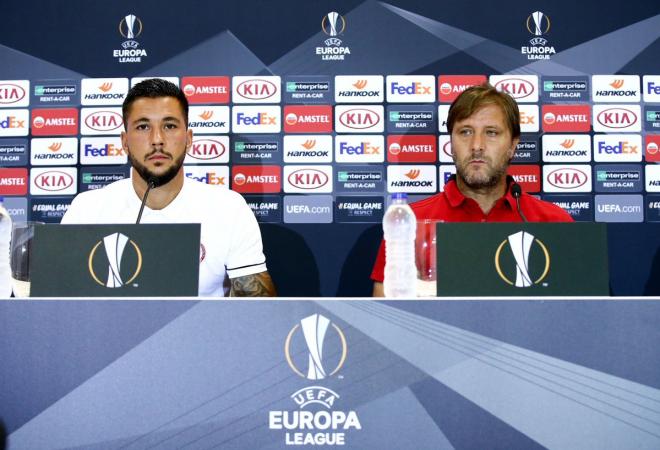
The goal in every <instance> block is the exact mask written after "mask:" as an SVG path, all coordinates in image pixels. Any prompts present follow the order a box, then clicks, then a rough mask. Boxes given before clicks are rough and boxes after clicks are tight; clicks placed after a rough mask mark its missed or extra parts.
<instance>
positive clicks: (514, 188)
mask: <svg viewBox="0 0 660 450" xmlns="http://www.w3.org/2000/svg"><path fill="white" fill-rule="evenodd" d="M511 195H513V198H515V199H516V207H517V208H518V214H520V217H522V220H523V222H527V218H526V217H525V215H524V214H523V212H522V209H520V196H521V195H522V188H521V187H520V185H519V184H518V183H516V182H514V183H513V184H512V185H511Z"/></svg>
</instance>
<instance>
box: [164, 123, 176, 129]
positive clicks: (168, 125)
mask: <svg viewBox="0 0 660 450" xmlns="http://www.w3.org/2000/svg"><path fill="white" fill-rule="evenodd" d="M175 128H176V124H174V123H166V124H165V129H166V130H173V129H175Z"/></svg>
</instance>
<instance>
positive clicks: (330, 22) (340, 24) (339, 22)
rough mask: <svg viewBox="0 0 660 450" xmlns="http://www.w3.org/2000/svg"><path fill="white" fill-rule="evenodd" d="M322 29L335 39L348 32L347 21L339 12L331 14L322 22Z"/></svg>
mask: <svg viewBox="0 0 660 450" xmlns="http://www.w3.org/2000/svg"><path fill="white" fill-rule="evenodd" d="M321 29H322V30H323V32H324V33H325V34H327V35H328V36H330V37H335V36H338V35H340V34H342V33H343V32H344V30H346V19H344V16H342V15H340V14H339V13H337V12H334V11H332V12H329V13H328V14H327V15H326V16H324V17H323V20H322V21H321Z"/></svg>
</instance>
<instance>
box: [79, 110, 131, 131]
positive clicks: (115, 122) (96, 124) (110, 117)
mask: <svg viewBox="0 0 660 450" xmlns="http://www.w3.org/2000/svg"><path fill="white" fill-rule="evenodd" d="M81 114H82V121H81V123H80V134H83V135H106V134H119V133H121V130H122V128H123V126H124V121H123V119H122V114H121V108H83V109H82V112H81Z"/></svg>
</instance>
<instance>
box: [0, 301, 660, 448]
mask: <svg viewBox="0 0 660 450" xmlns="http://www.w3.org/2000/svg"><path fill="white" fill-rule="evenodd" d="M363 300H366V299H355V300H347V299H342V300H339V299H289V300H228V301H200V300H199V299H167V300H165V299H151V300H146V299H130V300H110V299H107V300H80V299H77V300H73V299H60V300H44V299H41V300H37V299H32V300H28V301H26V300H3V301H0V386H2V388H1V389H0V417H2V420H3V421H4V422H5V426H6V427H7V428H8V431H9V432H10V433H11V434H10V436H9V449H11V450H13V449H44V448H90V449H109V448H113V449H118V448H122V449H142V448H159V449H160V448H172V449H179V448H223V449H225V448H229V449H279V448H300V447H302V448H317V447H318V444H323V443H326V444H339V443H343V445H342V447H343V448H350V449H371V448H373V449H444V448H447V449H449V448H457V449H472V448H478V449H487V448H509V449H513V448H543V447H547V448H579V449H592V448H593V449H608V448H611V449H627V448H630V449H645V448H647V449H658V448H660V299H657V298H603V299H598V298H588V299H587V298H583V299H570V298H555V299H547V300H539V299H527V298H518V299H442V300H430V301H425V300H399V301H379V302H376V301H363ZM310 365H311V369H310ZM314 378H316V379H314ZM305 444H306V445H305ZM314 444H317V445H314ZM329 446H330V445H326V446H325V448H327V447H329Z"/></svg>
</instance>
